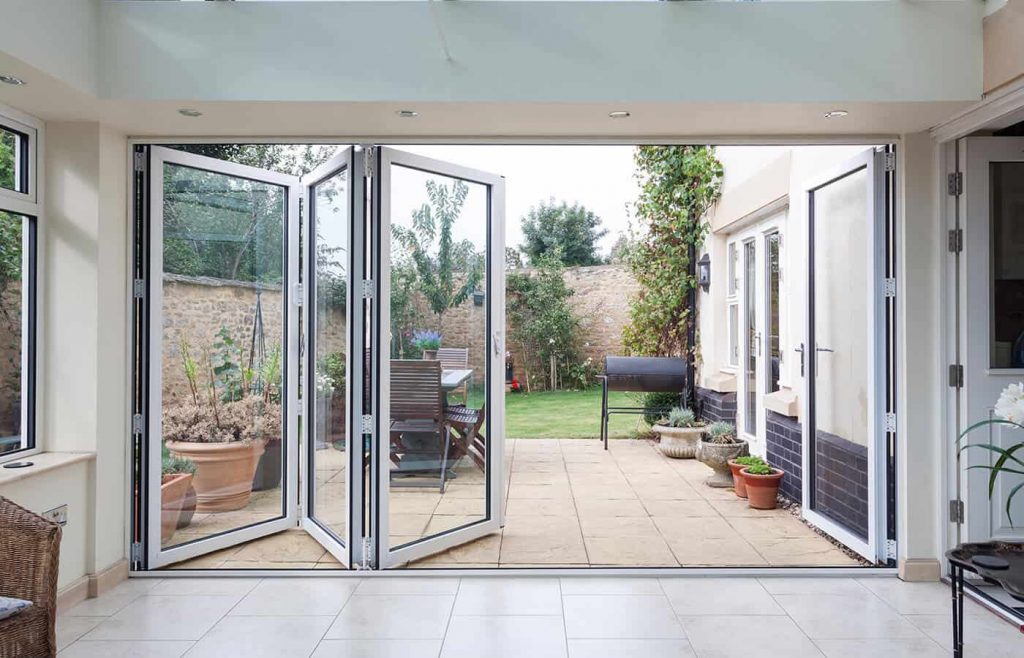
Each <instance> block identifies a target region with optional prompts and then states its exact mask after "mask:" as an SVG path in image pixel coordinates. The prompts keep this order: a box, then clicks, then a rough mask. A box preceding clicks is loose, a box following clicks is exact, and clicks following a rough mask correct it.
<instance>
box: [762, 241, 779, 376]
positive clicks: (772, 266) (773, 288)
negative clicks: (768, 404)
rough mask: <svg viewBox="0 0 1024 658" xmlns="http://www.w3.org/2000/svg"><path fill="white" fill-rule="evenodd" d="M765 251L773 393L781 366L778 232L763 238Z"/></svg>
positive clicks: (769, 368) (770, 369)
mask: <svg viewBox="0 0 1024 658" xmlns="http://www.w3.org/2000/svg"><path fill="white" fill-rule="evenodd" d="M765 247H766V249H765V251H766V253H767V261H768V262H767V267H768V271H767V277H766V279H767V282H768V290H767V291H766V293H767V295H766V299H767V302H768V313H767V315H768V341H767V345H766V347H767V349H768V358H769V359H770V361H769V363H768V392H769V393H774V392H775V391H777V390H779V370H780V369H781V366H782V343H781V340H780V333H781V328H780V322H779V317H780V314H779V289H780V286H779V283H780V281H781V273H780V270H779V267H780V264H779V247H780V240H779V234H778V233H772V234H770V235H769V236H768V237H766V238H765Z"/></svg>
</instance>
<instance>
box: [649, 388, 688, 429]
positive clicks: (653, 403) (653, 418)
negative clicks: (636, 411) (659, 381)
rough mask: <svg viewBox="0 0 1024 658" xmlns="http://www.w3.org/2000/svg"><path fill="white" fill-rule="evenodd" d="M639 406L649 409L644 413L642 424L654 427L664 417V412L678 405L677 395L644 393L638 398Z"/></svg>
mask: <svg viewBox="0 0 1024 658" xmlns="http://www.w3.org/2000/svg"><path fill="white" fill-rule="evenodd" d="M640 399H641V402H640V406H642V407H644V408H645V409H651V410H652V411H648V412H645V413H644V422H646V423H647V424H648V425H654V424H656V423H657V422H658V421H660V420H661V419H662V418H664V417H665V410H666V409H671V408H672V407H675V406H676V405H678V404H679V394H678V393H644V394H643V396H642V397H641V398H640Z"/></svg>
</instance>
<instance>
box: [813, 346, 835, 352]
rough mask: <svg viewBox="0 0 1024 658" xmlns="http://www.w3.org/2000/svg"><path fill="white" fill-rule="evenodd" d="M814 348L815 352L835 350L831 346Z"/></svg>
mask: <svg viewBox="0 0 1024 658" xmlns="http://www.w3.org/2000/svg"><path fill="white" fill-rule="evenodd" d="M814 350H815V351H816V352H835V350H834V349H832V348H831V347H815V348H814Z"/></svg>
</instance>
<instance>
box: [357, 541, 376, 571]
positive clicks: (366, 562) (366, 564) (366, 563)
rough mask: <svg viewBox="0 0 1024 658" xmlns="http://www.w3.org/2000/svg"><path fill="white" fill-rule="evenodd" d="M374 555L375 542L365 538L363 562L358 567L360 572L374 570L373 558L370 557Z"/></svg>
mask: <svg viewBox="0 0 1024 658" xmlns="http://www.w3.org/2000/svg"><path fill="white" fill-rule="evenodd" d="M372 553H373V541H372V540H371V539H370V538H369V537H363V560H362V562H361V563H360V564H359V565H358V566H357V567H356V569H357V570H360V571H369V570H371V569H373V567H374V564H373V558H372V557H370V555H371V554H372Z"/></svg>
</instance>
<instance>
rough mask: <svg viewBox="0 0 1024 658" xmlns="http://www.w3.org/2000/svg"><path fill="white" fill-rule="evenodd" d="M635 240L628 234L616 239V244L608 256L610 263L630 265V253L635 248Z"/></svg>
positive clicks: (623, 233)
mask: <svg viewBox="0 0 1024 658" xmlns="http://www.w3.org/2000/svg"><path fill="white" fill-rule="evenodd" d="M633 245H634V240H633V239H632V238H631V237H630V235H629V234H628V233H626V232H622V233H619V237H617V238H615V244H613V245H612V250H611V252H609V254H608V262H609V263H629V252H630V250H631V249H632V248H633Z"/></svg>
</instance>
